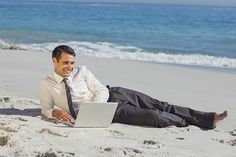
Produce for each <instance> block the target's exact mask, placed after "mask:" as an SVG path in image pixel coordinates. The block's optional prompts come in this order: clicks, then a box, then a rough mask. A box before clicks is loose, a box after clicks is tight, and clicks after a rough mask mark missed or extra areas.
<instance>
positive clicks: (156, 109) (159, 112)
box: [38, 45, 227, 129]
mask: <svg viewBox="0 0 236 157" xmlns="http://www.w3.org/2000/svg"><path fill="white" fill-rule="evenodd" d="M75 55H76V54H75V52H74V50H73V49H72V48H70V47H69V46H66V45H60V46H57V47H56V48H55V49H54V50H53V52H52V61H53V64H54V71H53V72H52V73H51V74H50V75H48V76H47V77H46V78H45V79H44V80H43V81H42V82H41V85H40V87H39V92H38V96H39V100H40V104H41V108H42V110H41V112H42V114H43V115H45V116H46V117H48V118H55V119H57V120H63V121H70V122H74V119H75V118H76V117H77V116H79V114H78V111H79V107H80V104H81V103H83V102H87V101H94V102H118V107H117V109H116V112H115V115H114V118H113V123H124V124H131V125H148V126H152V127H167V126H170V125H174V126H177V127H185V126H188V125H195V126H198V127H202V128H207V129H213V128H214V127H215V125H216V123H217V122H219V121H222V120H223V119H224V118H226V117H227V111H224V112H223V113H220V114H219V113H215V112H203V111H197V110H194V109H191V108H187V107H181V106H176V105H171V104H169V103H167V102H163V101H160V100H157V99H154V98H152V97H150V96H148V95H146V94H143V93H140V92H138V91H134V90H130V89H127V88H122V87H109V86H107V87H106V86H104V85H103V84H102V83H101V82H100V81H99V80H97V79H96V77H95V76H94V75H93V74H92V73H91V72H90V71H89V70H88V69H87V68H86V67H85V66H80V67H76V66H75ZM91 116H92V115H91Z"/></svg>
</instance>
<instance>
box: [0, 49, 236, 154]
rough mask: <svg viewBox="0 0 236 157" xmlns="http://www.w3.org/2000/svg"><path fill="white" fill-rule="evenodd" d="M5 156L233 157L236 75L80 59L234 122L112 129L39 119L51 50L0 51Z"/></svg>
mask: <svg viewBox="0 0 236 157" xmlns="http://www.w3.org/2000/svg"><path fill="white" fill-rule="evenodd" d="M0 56H1V57H0V71H1V73H0V104H1V105H0V106H1V107H0V148H1V151H0V156H30V157H31V156H40V157H41V156H42V157H46V156H47V157H48V156H50V157H54V156H58V157H62V156H68V157H70V156H107V157H110V156H137V157H141V156H144V157H147V156H148V157H151V156H160V157H190V156H191V157H233V156H235V154H236V149H235V147H236V106H235V98H236V92H235V91H236V85H235V82H236V73H235V72H227V71H224V70H212V69H210V68H199V67H198V68H196V67H191V66H179V65H170V64H158V63H151V62H142V61H131V60H120V59H109V58H97V57H88V56H83V55H77V56H76V60H77V65H78V66H80V65H86V66H87V68H88V69H89V70H90V71H91V72H92V73H93V74H94V75H95V76H96V77H97V78H98V79H99V80H100V81H101V82H102V83H103V84H104V85H107V84H109V85H110V86H122V87H126V88H130V89H135V90H138V91H140V92H143V93H146V94H148V95H150V96H152V97H155V98H157V99H159V100H162V101H167V102H169V103H170V104H175V105H180V106H186V107H191V108H194V109H197V110H202V111H209V112H210V111H214V112H222V111H224V110H228V112H229V115H228V117H227V118H226V119H225V120H224V121H223V122H221V123H219V124H218V125H217V127H216V128H215V129H213V130H205V129H202V128H198V127H195V126H188V127H184V128H178V127H174V126H170V127H167V128H150V127H143V126H131V125H124V124H116V123H115V124H112V125H111V126H110V127H109V128H90V129H88V128H70V127H68V126H66V125H64V124H62V123H58V122H56V121H48V120H47V119H45V118H44V117H42V116H41V114H40V106H39V100H38V98H37V88H38V85H39V83H40V80H42V79H43V78H44V77H45V76H46V75H47V74H49V73H51V72H52V70H53V65H52V63H51V53H50V52H48V53H47V52H40V51H24V50H9V49H7V50H4V49H0Z"/></svg>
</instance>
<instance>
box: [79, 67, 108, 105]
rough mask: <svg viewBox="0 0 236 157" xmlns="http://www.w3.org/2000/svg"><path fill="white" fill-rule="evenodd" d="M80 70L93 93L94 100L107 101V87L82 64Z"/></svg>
mask: <svg viewBox="0 0 236 157" xmlns="http://www.w3.org/2000/svg"><path fill="white" fill-rule="evenodd" d="M82 68H84V69H82V71H83V72H84V76H85V81H86V83H87V86H88V88H89V90H90V91H92V92H93V94H94V96H95V97H94V101H96V102H107V100H108V98H109V91H108V89H107V88H106V87H105V86H104V85H103V84H102V83H101V82H100V81H99V80H98V79H97V78H96V77H95V76H94V75H93V74H92V73H91V72H90V71H89V70H87V68H86V67H85V66H83V67H82Z"/></svg>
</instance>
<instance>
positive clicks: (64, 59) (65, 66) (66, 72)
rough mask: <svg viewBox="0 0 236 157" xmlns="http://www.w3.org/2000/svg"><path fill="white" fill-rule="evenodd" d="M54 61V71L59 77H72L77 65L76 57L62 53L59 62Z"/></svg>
mask: <svg viewBox="0 0 236 157" xmlns="http://www.w3.org/2000/svg"><path fill="white" fill-rule="evenodd" d="M52 60H53V64H54V71H55V72H56V73H57V74H58V75H60V76H62V77H68V76H70V73H71V71H72V70H73V68H74V64H75V57H74V56H73V55H70V54H68V53H65V52H62V54H61V56H60V58H59V59H58V60H57V59H56V58H52Z"/></svg>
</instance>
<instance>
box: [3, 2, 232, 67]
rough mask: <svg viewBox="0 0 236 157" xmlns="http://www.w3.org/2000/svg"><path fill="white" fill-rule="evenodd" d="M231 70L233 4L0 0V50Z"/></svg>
mask: <svg viewBox="0 0 236 157" xmlns="http://www.w3.org/2000/svg"><path fill="white" fill-rule="evenodd" d="M59 44H67V45H69V46H71V47H72V48H73V49H75V51H76V52H77V53H78V54H79V55H88V56H97V57H109V58H120V59H128V60H139V61H147V62H157V63H171V64H184V65H191V66H192V65H194V66H203V67H204V66H206V67H220V68H223V69H224V68H225V69H233V70H236V8H234V7H219V6H184V5H158V4H155V5H153V4H152V5H150V4H110V3H79V2H67V1H53V2H47V1H30V0H28V1H22V0H21V1H19V0H18V1H17V0H10V1H3V0H0V49H23V50H30V51H35V52H37V51H45V52H48V53H50V52H51V51H52V49H53V48H54V47H55V46H57V45H59Z"/></svg>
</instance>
